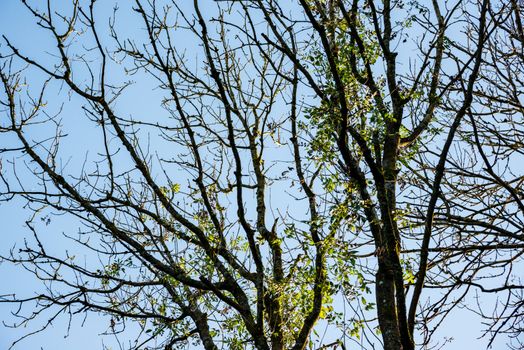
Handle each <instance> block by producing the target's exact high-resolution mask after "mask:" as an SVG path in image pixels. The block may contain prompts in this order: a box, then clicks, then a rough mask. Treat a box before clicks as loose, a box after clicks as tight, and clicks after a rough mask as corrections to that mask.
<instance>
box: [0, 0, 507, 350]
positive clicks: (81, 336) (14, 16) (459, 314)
mask: <svg viewBox="0 0 524 350" xmlns="http://www.w3.org/2000/svg"><path fill="white" fill-rule="evenodd" d="M100 3H101V2H100ZM108 10H110V8H106V9H105V10H103V11H102V12H103V13H105V14H107V13H109V12H107V11H108ZM103 13H101V17H104V14H103ZM133 16H136V14H129V16H128V15H121V16H120V28H122V29H125V30H126V32H127V33H128V35H129V33H138V32H139V31H140V28H137V27H136V22H133V21H132V18H133ZM0 32H1V33H2V34H4V35H6V36H7V37H8V38H9V40H11V41H12V42H13V43H14V44H16V45H18V46H19V47H21V48H22V49H24V50H25V52H27V53H28V54H29V53H33V54H35V55H37V56H36V57H42V56H38V55H41V53H43V52H51V51H52V49H51V45H52V44H53V43H52V41H50V40H49V37H48V36H45V35H43V32H42V30H41V29H39V28H38V27H37V26H35V25H34V22H33V21H32V19H31V17H30V16H29V15H28V12H27V11H26V10H25V9H24V8H23V6H21V5H20V3H19V2H18V1H11V0H4V1H1V2H0ZM185 44H186V45H188V46H190V45H189V43H185ZM0 51H1V52H5V45H4V43H3V42H2V43H1V44H0ZM141 88H142V91H139V90H134V92H132V93H131V94H130V95H128V96H127V97H126V100H125V101H122V102H121V104H122V105H125V107H124V106H123V107H122V108H124V109H126V110H127V111H129V112H131V111H132V112H133V113H136V114H139V115H140V114H151V113H154V111H155V110H154V108H158V106H156V107H155V106H151V105H148V104H147V101H148V100H149V98H148V97H150V96H151V97H152V96H154V95H155V94H156V92H155V91H154V90H153V85H151V84H150V83H147V82H144V84H142V85H141ZM57 93H58V94H60V93H61V92H60V90H59V89H57ZM76 107H78V106H76V105H75V101H74V100H73V101H68V102H67V103H66V106H65V108H64V114H68V113H70V114H71V115H70V116H69V117H73V116H74V114H75V113H76V112H75V108H76ZM152 108H153V110H152ZM0 117H1V116H0ZM70 132H71V136H70V137H69V138H67V139H66V141H65V142H66V144H65V146H66V147H68V149H69V151H70V152H72V153H74V152H75V149H76V148H78V149H79V150H80V149H82V147H80V146H83V145H85V144H86V143H90V144H91V143H92V144H93V145H95V144H96V142H93V139H92V138H91V137H95V136H94V134H91V133H90V131H89V130H86V129H84V128H83V126H82V124H80V123H79V124H78V125H77V126H76V128H75V127H73V128H72V129H71V130H70ZM93 152H95V148H94V146H93ZM70 162H71V165H70V166H74V165H75V164H80V163H81V162H82V158H79V159H72V160H70ZM28 215H29V214H28V213H27V212H26V211H24V210H23V209H22V208H21V202H20V201H13V202H11V203H9V204H4V203H2V204H0V218H2V219H3V220H2V221H3V224H2V228H1V230H0V233H1V235H2V236H1V237H2V244H1V245H0V250H1V252H2V253H5V252H7V251H8V250H9V249H10V248H11V247H12V246H13V245H14V244H17V245H18V246H20V244H21V243H22V242H23V239H24V237H26V236H28V235H29V231H28V230H27V229H26V228H25V227H24V221H25V220H26V219H27V218H28V217H27V216H28ZM70 224H71V222H70V221H68V220H66V219H61V218H56V219H54V221H53V224H52V225H51V228H52V229H50V230H49V231H50V232H48V233H46V235H47V234H48V237H46V239H49V240H50V241H52V242H55V240H54V239H53V235H60V234H61V232H62V231H67V230H68V229H70V228H69V227H68V226H69V225H70ZM73 229H74V228H73ZM56 242H64V241H63V240H56ZM61 244H63V243H61ZM53 248H54V249H56V250H57V251H60V250H64V249H69V248H70V247H68V246H67V245H60V244H59V243H57V244H56V245H54V246H53ZM0 276H1V283H0V294H4V293H7V292H8V291H9V292H22V293H25V294H26V295H31V292H32V291H33V290H38V289H39V288H41V285H40V283H39V282H38V281H36V280H35V279H34V278H32V276H31V275H30V274H28V273H27V272H24V271H23V270H21V269H20V268H17V267H13V266H9V265H7V264H2V265H0ZM14 308H15V306H14V305H12V306H10V305H5V304H0V319H1V320H3V321H4V322H5V323H7V324H9V323H11V322H13V321H14V320H15V319H14V318H13V316H12V315H11V313H10V311H12V310H14ZM45 320H46V318H41V319H40V320H39V321H37V322H35V324H34V325H33V326H30V327H29V328H25V329H16V330H13V329H11V328H7V327H3V326H2V325H0V349H7V347H8V346H9V345H10V344H11V342H12V341H13V340H14V339H16V338H17V337H19V336H20V335H22V334H24V333H26V332H30V331H31V330H32V328H31V327H38V325H39V324H41V322H45ZM67 321H68V320H67V317H60V318H59V319H57V320H56V322H54V323H53V326H52V327H50V328H49V329H47V330H46V331H45V332H43V333H40V334H37V335H34V336H32V337H30V338H28V339H25V340H24V341H23V342H21V343H20V344H19V345H18V346H16V347H15V349H18V350H33V349H34V350H37V349H41V348H42V349H46V350H55V349H56V350H58V349H70V348H71V349H73V348H74V349H78V350H83V349H101V348H102V344H106V345H110V346H112V347H113V348H114V349H117V348H118V346H117V344H116V343H115V340H114V339H113V338H111V337H101V336H100V334H101V333H103V332H104V331H105V330H106V329H107V327H108V324H109V320H108V318H107V317H101V316H98V315H94V314H91V315H89V316H88V317H87V319H86V320H85V322H84V319H83V318H82V316H81V317H78V315H77V316H76V317H75V318H74V320H73V323H72V328H71V330H70V332H69V333H70V334H69V336H67V337H64V336H65V335H66V333H67V331H66V325H67ZM480 328H481V325H480V320H479V319H478V318H477V317H476V316H474V315H473V314H472V313H471V312H468V311H466V310H457V311H456V312H455V313H454V314H453V315H452V316H450V317H449V318H448V319H447V321H446V325H445V326H443V327H442V329H441V330H440V332H439V333H440V334H441V335H442V336H446V337H453V338H454V339H455V341H454V342H452V343H450V344H449V345H448V346H446V347H445V349H464V348H471V349H480V348H482V347H483V344H486V341H485V340H476V338H477V337H478V336H479V335H480V333H479V331H480ZM498 344H499V345H498V346H499V347H498V346H495V347H494V348H495V349H497V348H504V345H503V344H504V342H503V339H502V340H499V343H498Z"/></svg>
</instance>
